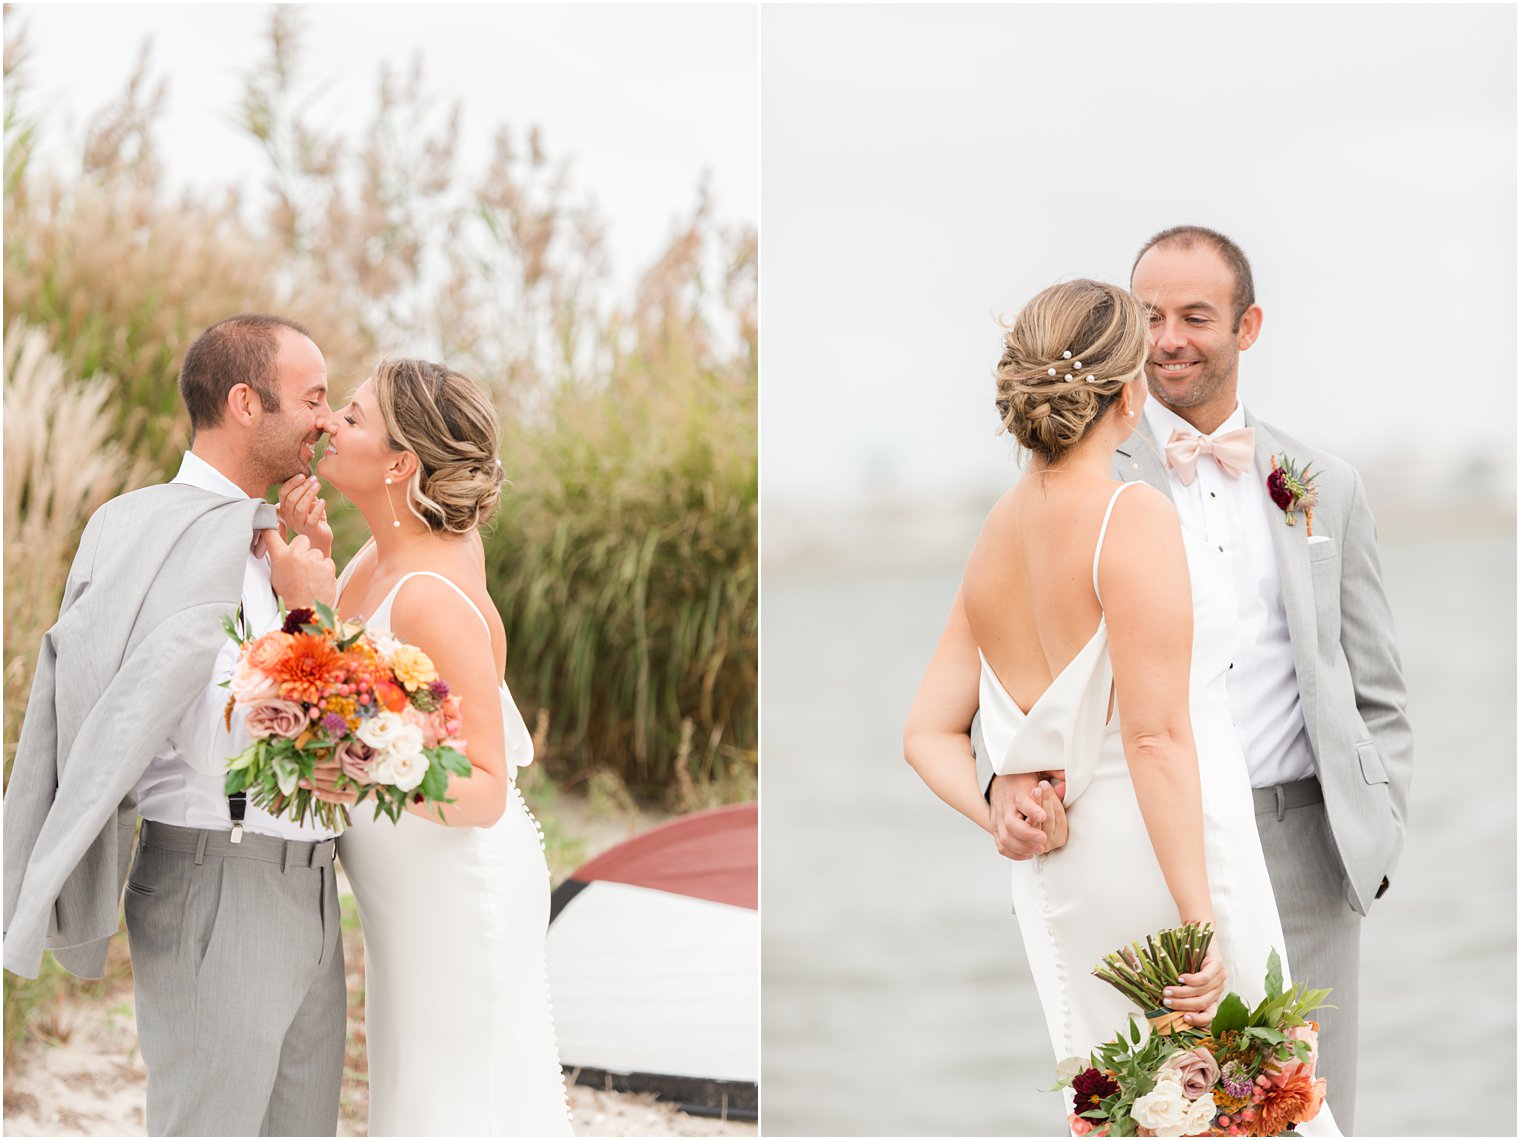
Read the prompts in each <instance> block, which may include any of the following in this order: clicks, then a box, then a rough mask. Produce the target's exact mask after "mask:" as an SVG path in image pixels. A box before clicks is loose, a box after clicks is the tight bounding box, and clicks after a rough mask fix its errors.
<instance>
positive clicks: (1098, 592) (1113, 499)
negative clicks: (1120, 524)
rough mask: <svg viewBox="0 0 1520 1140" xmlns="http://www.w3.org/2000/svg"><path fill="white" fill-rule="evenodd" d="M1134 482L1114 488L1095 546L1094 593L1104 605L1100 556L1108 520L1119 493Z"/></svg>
mask: <svg viewBox="0 0 1520 1140" xmlns="http://www.w3.org/2000/svg"><path fill="white" fill-rule="evenodd" d="M1133 486H1134V484H1133V483H1120V484H1119V485H1118V486H1117V487H1115V488H1114V493H1113V495H1112V497H1110V498H1109V500H1108V510H1106V511H1104V512H1103V525H1102V526H1100V527H1099V528H1098V545H1097V546H1095V547H1093V593H1094V594H1096V595H1097V596H1098V605H1099V606H1100V607H1101V606H1102V605H1103V591H1101V590H1099V589H1098V556H1099V555H1100V554H1102V553H1103V539H1104V538H1105V537H1106V536H1107V535H1108V520H1109V519H1110V518H1112V517H1113V513H1114V504H1115V503H1117V502H1118V501H1119V495H1120V494H1121V493H1122V492H1123V491H1124V490H1125V489H1126V488H1128V487H1133Z"/></svg>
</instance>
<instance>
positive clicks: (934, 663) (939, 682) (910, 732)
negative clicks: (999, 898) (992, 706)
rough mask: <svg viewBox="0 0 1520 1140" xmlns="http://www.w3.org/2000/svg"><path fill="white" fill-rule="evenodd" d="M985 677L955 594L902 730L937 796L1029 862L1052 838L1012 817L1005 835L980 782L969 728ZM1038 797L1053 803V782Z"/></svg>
mask: <svg viewBox="0 0 1520 1140" xmlns="http://www.w3.org/2000/svg"><path fill="white" fill-rule="evenodd" d="M980 678H981V659H980V658H979V657H978V656H977V652H976V639H975V638H973V637H972V636H971V626H970V624H969V623H968V622H967V621H966V608H965V605H964V604H963V602H962V600H961V593H960V591H956V595H955V603H954V604H953V605H952V606H951V607H950V620H949V621H947V622H946V623H945V631H944V633H942V634H940V639H939V644H938V645H936V646H935V647H934V656H932V657H931V658H930V659H929V668H928V669H927V670H926V671H925V672H924V679H923V681H921V682H920V683H919V686H918V693H917V694H916V695H915V696H914V698H913V707H912V708H911V709H909V710H908V723H907V724H906V725H905V726H904V728H903V757H904V758H905V759H906V760H907V761H908V763H909V764H911V765H912V766H913V770H914V771H916V772H917V773H918V774H919V776H920V777H921V778H922V779H923V781H924V783H926V784H928V785H929V788H930V790H932V791H933V792H934V794H935V795H937V796H939V798H940V799H942V800H944V801H945V802H946V803H947V804H949V805H950V806H951V807H953V808H955V809H956V811H958V812H960V813H961V814H962V815H964V816H966V817H967V818H968V819H970V820H971V821H972V822H973V823H975V824H976V825H977V826H978V827H980V828H982V829H984V830H985V831H989V832H991V833H992V834H993V835H994V836H995V837H996V838H997V840H998V849H999V850H1000V851H1002V853H1003V854H1005V855H1008V856H1009V857H1010V858H1027V857H1028V856H1029V855H1030V854H1039V853H1041V852H1043V851H1045V850H1046V849H1047V844H1048V843H1049V837H1048V836H1047V835H1046V833H1045V832H1044V831H1041V830H1040V829H1039V828H1037V827H1032V826H1030V824H1029V823H1028V822H1027V821H1026V820H1024V819H1023V818H1022V817H1020V816H1017V815H1014V814H1012V813H1010V818H1009V821H1008V823H1007V824H1006V832H1005V833H1000V831H999V829H997V828H995V827H994V826H993V822H992V819H991V813H990V811H989V809H988V806H987V799H986V797H985V796H984V795H983V794H982V789H981V787H980V786H979V785H978V782H977V778H976V762H975V760H974V759H973V758H972V755H971V733H970V725H971V718H972V717H973V716H975V715H976V707H977V702H978V700H979V699H980V697H979V684H980ZM1029 783H1030V784H1031V785H1032V787H1040V785H1039V784H1038V783H1037V782H1036V778H1035V777H1033V776H1031V777H1029ZM1027 791H1028V790H1027V789H1026V792H1027ZM1039 794H1043V795H1045V796H1048V797H1050V798H1051V800H1052V801H1053V800H1054V796H1052V795H1051V792H1050V788H1049V785H1048V784H1046V785H1044V786H1043V789H1042V791H1041V792H1040V793H1035V795H1036V796H1037V795H1039ZM1021 803H1023V800H1022V798H1021ZM1023 806H1026V807H1028V808H1029V811H1028V813H1027V814H1030V815H1033V816H1035V817H1036V818H1037V820H1043V819H1044V817H1045V812H1044V811H1043V809H1041V808H1040V807H1039V806H1038V805H1037V804H1035V803H1034V802H1033V801H1032V800H1031V801H1029V802H1028V803H1024V804H1023Z"/></svg>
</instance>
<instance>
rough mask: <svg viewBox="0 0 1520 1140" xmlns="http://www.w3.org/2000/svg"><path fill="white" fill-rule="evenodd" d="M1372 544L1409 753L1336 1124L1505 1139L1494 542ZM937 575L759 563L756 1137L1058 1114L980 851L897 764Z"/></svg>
mask: <svg viewBox="0 0 1520 1140" xmlns="http://www.w3.org/2000/svg"><path fill="white" fill-rule="evenodd" d="M1383 557H1384V569H1385V575H1386V581H1387V585H1388V590H1389V594H1390V597H1391V599H1392V603H1393V608H1394V614H1395V619H1396V621H1397V623H1398V633H1399V643H1400V646H1401V648H1402V652H1403V657H1404V666H1405V672H1406V676H1407V678H1408V682H1409V689H1410V718H1411V720H1412V721H1413V723H1414V729H1415V734H1416V737H1415V739H1416V772H1415V783H1414V789H1413V793H1412V803H1411V808H1410V811H1411V822H1410V829H1409V835H1408V840H1407V843H1406V846H1405V849H1404V853H1403V856H1402V858H1401V861H1400V864H1399V868H1398V872H1397V875H1396V881H1395V882H1394V885H1393V889H1392V890H1391V891H1390V893H1389V894H1388V896H1387V897H1386V898H1385V899H1384V900H1383V901H1382V902H1381V903H1379V904H1378V906H1377V907H1376V908H1375V909H1374V911H1373V914H1372V916H1371V917H1370V918H1369V919H1368V920H1367V921H1366V923H1365V924H1364V926H1363V950H1362V961H1363V982H1362V986H1363V997H1362V1033H1361V1079H1360V1087H1359V1099H1358V1106H1357V1125H1358V1131H1359V1132H1360V1133H1362V1134H1364V1135H1373V1134H1379V1135H1391V1136H1431V1135H1445V1134H1448V1133H1450V1132H1451V1131H1452V1130H1453V1129H1458V1130H1460V1131H1461V1132H1463V1133H1464V1134H1469V1135H1485V1134H1495V1135H1502V1134H1509V1135H1513V1134H1514V1127H1515V1126H1514V1109H1515V1072H1516V1069H1515V1061H1516V1056H1515V1040H1516V1038H1515V1008H1516V1007H1515V886H1516V884H1515V867H1516V855H1515V802H1516V801H1515V761H1516V750H1515V724H1516V716H1515V692H1516V689H1515V537H1514V535H1513V533H1509V534H1503V535H1498V536H1494V537H1489V538H1470V537H1469V538H1447V539H1442V540H1440V541H1425V542H1410V541H1403V542H1398V541H1385V542H1384V543H1383ZM958 575H959V568H958V566H956V567H947V568H945V569H943V570H899V571H877V572H874V573H869V572H866V573H863V572H860V571H855V570H851V571H849V572H845V571H839V572H837V573H832V574H831V573H828V572H818V571H808V572H806V573H802V572H798V571H787V570H785V569H779V570H776V571H775V572H772V571H771V570H770V569H767V572H766V576H765V596H764V601H763V622H764V629H763V638H764V642H763V644H764V656H763V661H762V668H763V682H762V683H763V686H764V700H763V705H762V708H763V714H762V715H763V724H762V731H763V734H764V735H763V740H764V745H763V747H764V755H765V769H764V786H763V796H764V803H765V810H764V813H763V822H762V826H763V838H762V844H763V846H762V850H763V852H764V873H763V877H762V892H763V894H762V906H763V911H762V913H763V915H764V922H763V928H764V935H763V939H764V942H763V946H764V959H763V963H764V965H763V969H764V983H765V984H764V1037H763V1042H764V1053H763V1065H764V1074H763V1077H764V1079H763V1081H762V1084H761V1088H762V1090H763V1097H764V1100H763V1105H762V1111H763V1120H764V1129H765V1132H766V1133H767V1134H769V1135H800V1134H815V1135H817V1134H822V1135H861V1134H875V1135H915V1134H922V1135H936V1134H949V1135H996V1134H1001V1135H1010V1134H1012V1135H1064V1134H1065V1129H1064V1126H1063V1123H1062V1114H1061V1107H1060V1099H1059V1097H1058V1095H1057V1094H1055V1093H1047V1092H1042V1091H1040V1090H1041V1089H1042V1088H1044V1087H1045V1086H1047V1085H1049V1084H1050V1083H1051V1082H1052V1080H1053V1077H1052V1076H1051V1071H1052V1068H1053V1065H1052V1059H1051V1057H1050V1053H1049V1044H1048V1039H1047V1038H1046V1036H1045V1030H1044V1026H1043V1022H1042V1020H1041V1012H1040V1008H1039V1002H1038V999H1037V998H1036V996H1035V992H1034V985H1033V982H1032V981H1031V980H1030V978H1029V974H1028V967H1027V965H1026V962H1025V959H1024V951H1023V947H1022V945H1021V944H1020V941H1019V936H1018V929H1017V926H1016V924H1015V919H1014V918H1013V917H1012V915H1011V914H1010V910H1009V903H1008V882H1007V880H1008V872H1007V869H1006V865H1005V864H1004V863H1003V862H1002V861H1001V860H1000V859H999V858H998V856H997V855H996V853H995V852H994V850H993V848H992V845H991V841H990V840H989V839H988V838H986V836H984V835H983V834H982V833H981V832H980V831H978V830H977V829H976V828H974V827H973V826H972V825H970V824H969V823H967V822H965V821H964V820H963V819H962V818H961V817H960V816H959V815H957V814H956V813H955V812H953V811H952V810H951V809H949V808H947V807H945V806H944V805H942V804H941V803H940V802H939V800H938V799H936V798H935V797H934V796H933V795H932V793H930V792H929V791H928V789H927V788H925V787H924V786H923V784H922V783H921V782H920V781H919V779H918V777H917V776H916V775H915V774H914V773H913V771H912V770H911V769H910V768H909V767H908V766H907V765H906V764H905V763H904V762H903V761H902V759H901V754H902V746H901V739H902V738H901V731H902V721H903V717H904V715H905V713H906V711H907V708H908V703H909V701H910V700H911V698H912V695H913V692H914V690H915V688H916V687H917V685H918V681H919V678H920V676H921V674H922V670H923V667H924V664H925V662H927V660H928V657H929V653H930V651H931V649H932V648H933V645H934V641H935V639H936V638H937V637H938V635H939V631H940V628H941V626H942V625H943V622H944V618H945V613H946V611H947V610H948V608H949V604H950V599H951V597H952V596H953V594H954V590H955V586H956V581H957V578H958ZM1437 1055H1439V1057H1440V1058H1441V1060H1440V1062H1439V1064H1438V1067H1437V1068H1438V1071H1439V1072H1440V1073H1441V1074H1444V1076H1441V1077H1438V1078H1436V1079H1431V1077H1432V1076H1433V1074H1432V1070H1431V1064H1432V1058H1433V1057H1435V1056H1437Z"/></svg>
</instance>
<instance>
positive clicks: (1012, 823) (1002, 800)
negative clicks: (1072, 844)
mask: <svg viewBox="0 0 1520 1140" xmlns="http://www.w3.org/2000/svg"><path fill="white" fill-rule="evenodd" d="M987 800H988V803H989V805H990V806H991V812H992V834H993V837H994V838H995V839H996V840H997V849H998V853H999V854H1000V855H1003V856H1005V857H1006V858H1009V859H1015V860H1023V859H1030V858H1033V857H1034V856H1036V855H1048V854H1049V853H1050V852H1052V851H1054V850H1055V849H1056V848H1057V847H1060V846H1062V845H1063V844H1064V843H1065V842H1066V811H1065V809H1064V808H1063V807H1062V806H1061V800H1060V797H1059V796H1057V795H1056V794H1055V792H1054V790H1052V788H1051V786H1050V784H1049V782H1047V781H1044V780H1042V779H1041V776H1040V774H1039V773H1037V772H1019V773H1014V774H1012V775H1008V776H995V777H994V778H993V780H992V786H991V787H990V788H989V789H988V792H987Z"/></svg>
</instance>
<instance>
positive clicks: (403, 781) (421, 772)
mask: <svg viewBox="0 0 1520 1140" xmlns="http://www.w3.org/2000/svg"><path fill="white" fill-rule="evenodd" d="M388 758H389V760H390V763H389V764H388V765H387V766H386V768H387V771H388V772H389V773H390V777H391V778H390V779H389V780H387V781H386V783H389V784H394V785H395V786H396V788H397V789H398V790H400V791H403V792H409V791H411V790H412V789H413V788H415V787H416V786H417V785H418V784H420V783H422V778H423V777H424V776H426V775H427V772H428V758H427V757H426V756H424V755H423V754H422V752H421V751H420V750H419V751H416V752H405V753H397V752H391V753H388Z"/></svg>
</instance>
